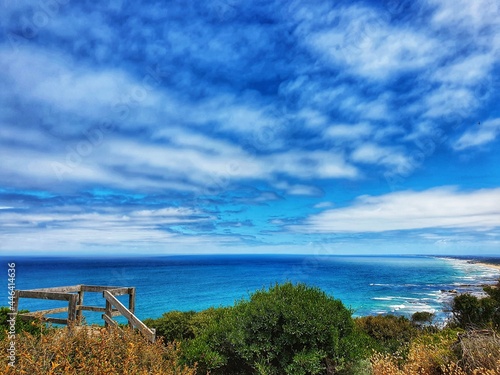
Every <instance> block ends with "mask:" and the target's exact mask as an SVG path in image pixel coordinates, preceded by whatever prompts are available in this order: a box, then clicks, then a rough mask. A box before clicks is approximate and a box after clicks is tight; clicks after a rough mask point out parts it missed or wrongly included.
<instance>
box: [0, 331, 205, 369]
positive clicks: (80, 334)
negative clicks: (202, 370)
mask: <svg viewBox="0 0 500 375" xmlns="http://www.w3.org/2000/svg"><path fill="white" fill-rule="evenodd" d="M75 328H80V329H75ZM75 328H73V329H69V328H57V329H49V330H48V331H46V332H43V333H42V334H40V335H38V336H37V335H33V334H31V333H28V332H21V333H19V334H18V335H16V338H15V350H16V363H15V367H12V366H9V364H8V359H7V356H4V358H3V359H2V360H3V361H2V362H0V373H3V374H29V375H42V374H43V375H47V374H48V375H56V374H61V375H62V374H64V375H73V374H74V375H77V374H78V375H80V374H88V375H106V374H109V375H115V374H123V375H146V374H148V375H174V374H175V375H194V374H195V373H196V369H195V368H189V367H187V366H184V365H181V364H180V363H179V351H180V348H179V346H178V345H177V344H175V343H168V344H166V345H165V344H164V343H163V342H162V340H161V339H160V340H158V341H157V342H155V343H150V342H148V341H147V340H146V339H145V338H143V337H142V336H141V335H140V334H139V333H138V332H135V331H134V330H131V329H128V328H125V329H123V330H117V329H112V330H110V331H107V330H106V329H105V328H101V327H83V328H82V327H75ZM9 345H10V340H9V339H8V338H7V337H5V338H3V340H2V341H1V342H0V350H1V351H2V353H6V351H7V348H8V347H9Z"/></svg>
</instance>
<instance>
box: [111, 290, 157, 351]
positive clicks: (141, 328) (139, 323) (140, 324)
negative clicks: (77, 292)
mask: <svg viewBox="0 0 500 375" xmlns="http://www.w3.org/2000/svg"><path fill="white" fill-rule="evenodd" d="M102 294H103V297H104V298H106V301H107V302H106V304H107V303H108V302H109V303H110V304H112V305H113V306H114V307H116V309H117V310H118V311H119V312H121V313H122V315H123V316H124V317H125V318H127V320H128V321H129V323H130V324H132V325H133V326H135V327H137V329H139V331H141V333H142V334H143V335H144V336H146V338H147V339H148V340H149V341H151V342H154V341H155V338H156V334H155V332H153V331H152V330H150V329H149V327H148V326H146V325H145V324H144V323H143V322H142V321H140V320H139V318H137V317H136V316H135V315H134V314H132V312H130V310H129V309H127V308H126V307H125V306H124V305H123V304H122V303H121V302H120V301H119V300H118V299H117V298H116V297H115V296H113V295H112V294H111V293H110V292H109V291H104V292H103V293H102ZM108 316H109V314H108Z"/></svg>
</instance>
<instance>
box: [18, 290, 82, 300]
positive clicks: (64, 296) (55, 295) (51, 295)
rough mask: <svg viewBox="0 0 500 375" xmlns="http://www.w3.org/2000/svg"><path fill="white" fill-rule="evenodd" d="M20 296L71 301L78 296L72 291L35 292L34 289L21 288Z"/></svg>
mask: <svg viewBox="0 0 500 375" xmlns="http://www.w3.org/2000/svg"><path fill="white" fill-rule="evenodd" d="M18 292H19V294H18V296H19V298H36V299H50V300H60V301H69V300H70V299H71V298H72V296H78V295H77V294H72V293H59V292H34V291H32V290H19V291H18Z"/></svg>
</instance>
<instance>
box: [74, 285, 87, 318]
mask: <svg viewBox="0 0 500 375" xmlns="http://www.w3.org/2000/svg"><path fill="white" fill-rule="evenodd" d="M84 297H85V292H84V291H83V290H81V288H80V291H79V292H78V303H77V305H76V320H77V321H78V322H81V321H82V317H83V315H82V310H81V309H79V308H78V307H80V306H83V298H84Z"/></svg>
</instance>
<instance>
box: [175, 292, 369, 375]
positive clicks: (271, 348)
mask: <svg viewBox="0 0 500 375" xmlns="http://www.w3.org/2000/svg"><path fill="white" fill-rule="evenodd" d="M364 338H365V336H363V335H361V334H360V333H359V332H358V331H357V330H356V327H355V325H354V322H353V320H352V318H351V311H350V310H348V309H347V308H345V307H344V305H343V304H342V302H341V301H339V300H336V299H334V298H332V297H329V296H327V295H326V294H325V293H324V292H322V291H321V290H319V289H317V288H311V287H308V286H306V285H303V284H298V285H292V284H291V283H287V284H283V285H276V286H274V287H272V288H270V289H269V290H260V291H257V292H255V293H254V294H252V295H251V296H250V300H248V301H247V300H243V301H240V302H238V303H237V304H236V305H235V306H234V307H231V308H225V309H217V310H215V311H212V312H211V316H210V317H209V319H208V322H205V324H204V325H203V326H202V327H200V331H199V332H198V334H197V335H196V337H195V338H194V339H193V340H190V341H189V342H187V343H186V345H185V348H184V350H185V353H186V358H187V360H188V362H190V363H195V362H197V363H198V366H199V367H198V368H199V370H200V371H201V372H204V371H206V370H209V371H210V372H211V373H213V374H229V373H230V374H255V373H260V374H264V373H265V374H319V373H324V372H325V370H326V368H327V366H328V367H329V368H331V369H336V371H339V370H346V369H347V368H348V367H349V366H350V365H351V364H352V363H354V362H355V360H358V359H360V358H363V357H364V356H367V355H368V353H367V352H366V342H365V341H364Z"/></svg>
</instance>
